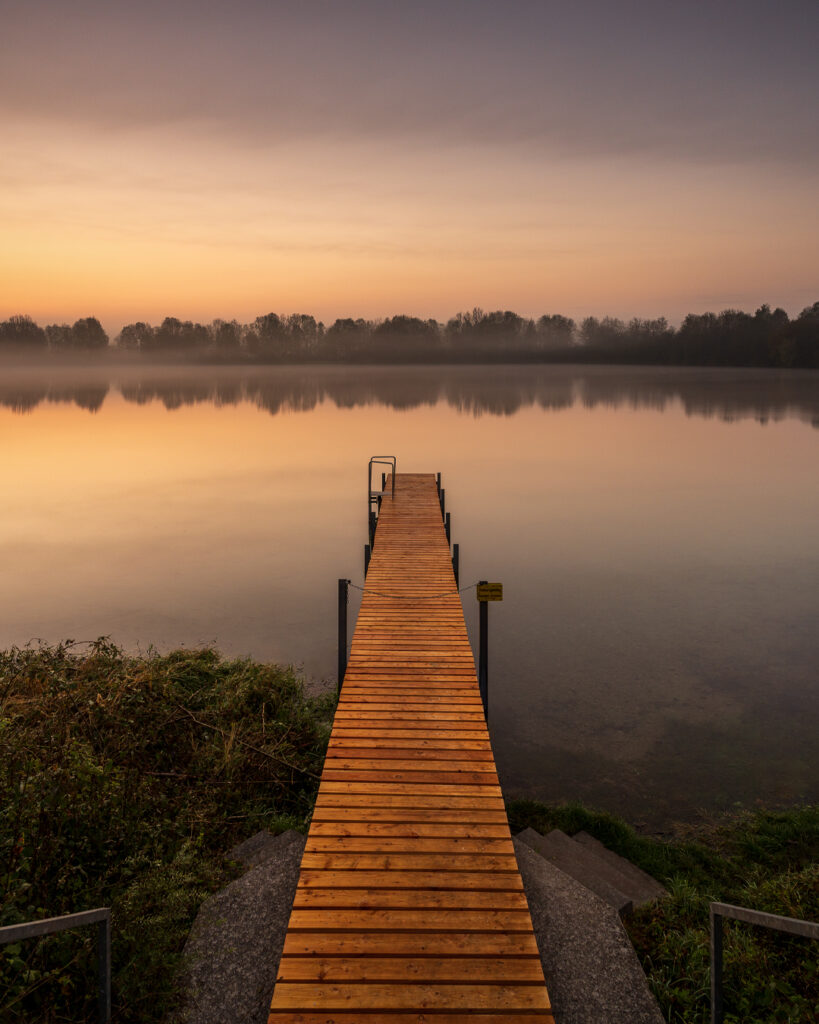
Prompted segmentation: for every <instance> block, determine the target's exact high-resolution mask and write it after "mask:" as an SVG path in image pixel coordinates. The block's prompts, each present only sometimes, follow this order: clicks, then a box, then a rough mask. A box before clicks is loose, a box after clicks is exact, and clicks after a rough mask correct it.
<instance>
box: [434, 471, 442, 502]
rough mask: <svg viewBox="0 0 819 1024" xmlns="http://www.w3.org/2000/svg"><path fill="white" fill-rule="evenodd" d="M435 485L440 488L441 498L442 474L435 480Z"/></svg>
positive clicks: (439, 494)
mask: <svg viewBox="0 0 819 1024" xmlns="http://www.w3.org/2000/svg"><path fill="white" fill-rule="evenodd" d="M435 485H436V487H437V488H438V497H440V496H441V474H440V473H438V475H437V476H436V478H435Z"/></svg>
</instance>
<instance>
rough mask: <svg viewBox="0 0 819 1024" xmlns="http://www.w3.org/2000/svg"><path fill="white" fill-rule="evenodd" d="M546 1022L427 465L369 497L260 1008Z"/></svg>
mask: <svg viewBox="0 0 819 1024" xmlns="http://www.w3.org/2000/svg"><path fill="white" fill-rule="evenodd" d="M475 1018H477V1020H478V1022H479V1024H499V1022H501V1021H515V1022H521V1021H524V1020H530V1019H535V1018H537V1019H538V1020H540V1021H543V1020H547V1021H548V1020H551V1019H552V1014H551V1011H550V1006H549V997H548V994H547V991H546V985H545V982H544V979H543V972H542V969H541V964H540V957H539V955H538V949H537V945H536V943H535V937H534V934H533V931H532V922H531V919H530V916H529V908H528V906H527V903H526V896H525V894H524V891H523V884H522V882H521V878H520V874H519V873H518V867H517V863H516V861H515V854H514V850H513V847H512V840H511V836H510V833H509V825H508V823H507V820H506V813H505V811H504V806H503V800H502V797H501V790H500V786H499V784H498V777H497V773H496V770H495V762H494V758H493V756H492V749H491V747H490V743H489V734H488V731H487V728H486V724H485V722H484V716H483V710H482V706H481V701H480V697H479V694H478V684H477V679H476V676H475V665H474V661H473V658H472V651H471V648H470V646H469V641H468V638H467V634H466V626H465V624H464V618H463V611H462V608H461V601H460V596H459V594H458V592H457V590H456V586H455V579H454V576H453V572H452V564H451V561H450V552H449V543H448V541H447V539H446V536H445V532H444V527H443V523H442V519H441V507H440V504H439V499H438V492H437V487H436V483H435V477H434V476H433V475H432V474H399V475H398V476H397V478H396V489H395V498H394V499H390V498H389V497H385V498H384V499H383V504H382V507H381V512H380V515H379V519H378V529H377V533H376V540H375V546H374V550H373V555H372V561H371V562H370V568H369V572H368V574H367V580H366V585H365V590H364V597H363V600H362V604H361V611H360V614H359V617H358V622H357V625H356V629H355V633H354V636H353V642H352V648H351V652H350V662H349V665H348V668H347V674H346V676H345V680H344V686H343V689H342V693H341V699H340V701H339V705H338V710H337V711H336V715H335V720H334V723H333V731H332V736H331V739H330V745H329V749H328V751H327V759H326V761H325V764H324V771H323V773H322V777H321V785H320V788H319V793H318V800H317V803H316V809H315V813H314V815H313V820H312V824H311V826H310V832H309V835H308V838H307V846H306V848H305V851H304V856H303V859H302V864H301V875H300V878H299V884H298V889H297V891H296V898H295V902H294V905H293V911H292V914H291V917H290V923H289V926H288V930H287V937H286V939H285V944H284V953H283V956H282V960H281V965H280V969H279V974H278V980H277V982H276V988H275V992H274V995H273V1003H272V1007H271V1012H270V1018H269V1021H270V1024H295V1022H299V1024H329V1022H333V1024H353V1022H362V1024H367V1022H370V1024H371V1022H374V1021H389V1022H391V1024H404V1022H410V1021H416V1022H421V1021H423V1022H425V1024H444V1022H445V1024H466V1022H467V1021H468V1020H469V1021H473V1019H475Z"/></svg>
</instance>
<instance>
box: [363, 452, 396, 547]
mask: <svg viewBox="0 0 819 1024" xmlns="http://www.w3.org/2000/svg"><path fill="white" fill-rule="evenodd" d="M397 463H398V460H397V459H396V457H395V456H394V455H373V457H372V458H371V459H370V463H369V465H368V467H367V523H368V534H369V538H370V549H372V546H373V544H374V543H375V523H376V520H377V519H378V510H379V509H380V508H381V499H382V498H383V496H384V495H385V494H386V493H387V492H386V489H385V488H386V474H385V473H382V474H381V489H380V490H374V489H373V466H374V465H376V466H389V467H390V470H391V477H392V479H391V481H390V482H391V485H392V488H391V492H390V497H391V498H394V497H395V473H396V469H397ZM365 558H366V560H367V561H369V558H368V556H365Z"/></svg>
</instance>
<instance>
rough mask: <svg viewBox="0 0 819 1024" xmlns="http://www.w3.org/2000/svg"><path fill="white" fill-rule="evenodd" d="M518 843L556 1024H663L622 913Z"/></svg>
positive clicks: (477, 1018)
mask: <svg viewBox="0 0 819 1024" xmlns="http://www.w3.org/2000/svg"><path fill="white" fill-rule="evenodd" d="M514 843H515V855H516V856H517V860H518V867H519V868H520V874H521V878H522V879H523V885H524V887H525V889H526V899H527V901H528V903H529V910H530V912H531V915H532V925H533V927H534V929H535V938H536V939H537V944H538V949H539V950H540V959H541V963H542V964H543V974H544V977H545V978H546V987H547V988H548V990H549V997H550V999H551V1002H552V1010H553V1012H554V1019H555V1021H557V1022H558V1024H663V1017H662V1014H661V1013H660V1010H659V1007H658V1006H657V1001H656V1000H655V998H654V996H653V995H652V994H651V991H650V989H649V987H648V982H647V981H646V976H645V974H644V973H643V969H642V967H641V966H640V961H639V960H638V959H637V954H636V953H635V952H634V947H633V946H632V944H631V941H630V940H629V937H628V935H626V932H625V929H624V928H623V925H622V924H621V922H620V918H619V917H618V915H617V911H616V910H614V908H613V907H610V906H609V905H608V904H607V903H605V902H604V901H603V900H601V899H599V898H598V897H597V896H595V894H594V893H593V892H590V891H589V890H588V889H587V888H586V887H585V886H584V885H581V884H580V883H579V882H576V881H575V880H574V879H573V878H571V877H570V876H569V875H567V874H566V873H565V872H564V871H561V870H560V869H559V868H556V867H555V866H554V865H553V864H550V863H549V862H548V861H547V860H545V859H544V858H543V857H540V856H538V854H537V853H535V852H534V850H533V849H531V847H529V846H527V845H525V844H524V843H523V842H521V841H520V838H516V839H515V840H514ZM577 846H578V847H579V848H581V849H582V847H580V844H579V843H578V844H577ZM476 1020H478V1021H479V1020H480V1017H476Z"/></svg>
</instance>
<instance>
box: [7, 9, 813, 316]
mask: <svg viewBox="0 0 819 1024" xmlns="http://www.w3.org/2000/svg"><path fill="white" fill-rule="evenodd" d="M69 6H70V13H67V8H66V7H65V6H64V5H63V6H61V5H56V4H53V3H49V2H48V0H37V2H34V3H32V4H31V5H27V6H26V7H25V8H24V9H22V8H21V12H15V14H14V15H13V17H12V18H11V20H10V22H9V25H8V38H7V46H8V50H9V54H8V56H9V59H8V60H6V61H5V62H4V63H3V64H2V65H0V94H2V97H3V98H2V99H0V124H2V130H3V139H4V158H3V165H2V170H0V175H1V176H2V181H3V188H2V191H0V232H1V233H2V243H3V244H2V246H0V282H2V286H0V317H2V316H8V315H13V314H17V313H27V314H29V315H31V316H33V317H34V318H35V319H37V320H38V321H39V322H41V323H46V322H53V321H58V322H59V321H63V320H68V321H71V320H73V319H76V318H77V317H80V316H86V315H96V316H98V317H99V318H100V319H101V320H102V321H103V323H104V324H105V326H106V327H107V328H108V329H109V331H112V332H113V331H115V330H117V329H118V328H119V326H121V324H122V323H124V322H127V321H131V320H134V319H148V320H151V321H157V320H159V319H161V318H162V317H163V316H165V315H176V316H180V317H184V318H193V319H200V320H210V319H212V318H214V317H217V316H221V317H225V318H231V317H236V318H238V319H239V320H242V321H245V320H249V319H252V318H253V317H255V316H256V315H257V314H260V313H263V312H267V311H270V310H274V311H277V312H280V313H289V312H309V313H313V314H314V315H316V316H317V317H318V318H321V319H324V320H325V321H327V322H330V321H332V320H333V319H334V318H335V317H336V316H366V317H378V316H385V315H390V314H393V313H398V312H406V313H411V314H415V315H419V316H435V317H437V318H439V319H446V318H447V317H448V316H450V315H452V314H453V313H454V312H456V311H458V310H460V309H467V308H471V307H472V306H474V305H480V306H482V307H484V308H487V309H494V308H510V309H514V310H516V311H518V312H520V313H522V314H524V315H539V314H541V313H544V312H562V313H564V314H567V315H571V316H575V317H582V316H584V315H588V314H596V315H601V314H606V313H611V314H614V315H619V316H626V317H628V316H632V315H642V316H655V315H661V314H665V315H668V316H669V317H670V318H671V319H672V320H677V319H679V318H680V317H681V316H682V315H684V314H685V313H686V312H688V311H703V310H705V309H720V308H725V307H729V306H734V307H741V308H745V309H749V310H752V309H754V308H756V306H758V305H759V304H761V303H762V302H770V303H771V304H772V305H783V306H784V307H785V308H786V309H788V311H789V312H791V313H796V312H798V311H799V310H800V309H801V308H803V307H804V306H806V305H808V304H809V303H811V302H813V301H815V300H816V299H817V297H819V280H817V278H818V277H819V275H817V267H819V241H818V240H819V214H817V209H819V204H817V203H816V201H815V200H816V194H817V173H816V166H817V163H816V160H815V156H816V152H815V150H817V149H819V143H817V138H816V129H815V117H814V116H813V113H812V112H813V110H814V109H815V106H814V103H815V100H816V98H817V89H816V84H817V73H816V71H815V68H813V70H811V68H810V67H808V66H807V65H805V64H804V62H802V63H800V56H801V52H802V51H801V49H800V39H801V37H802V36H803V35H804V33H805V30H806V28H807V27H809V26H810V24H812V23H813V22H815V21H816V15H815V11H816V8H815V6H812V5H808V4H803V3H797V2H796V0H789V2H788V3H785V7H789V8H792V11H791V14H793V15H794V16H795V15H799V17H794V18H791V21H790V22H786V23H785V24H784V27H783V24H782V23H780V22H779V21H778V22H776V23H771V24H769V23H768V21H767V20H766V17H765V16H763V15H764V5H759V4H757V3H755V2H746V3H745V4H744V5H743V6H742V7H737V12H738V13H739V12H744V14H743V15H742V17H741V18H740V20H739V21H738V22H737V23H734V24H731V23H730V22H725V23H723V22H719V23H717V22H715V21H713V20H712V21H708V19H709V18H711V15H708V14H703V13H702V12H700V13H699V14H695V13H690V14H689V15H688V16H685V15H680V14H678V13H675V14H673V15H672V14H664V15H663V17H662V18H657V17H655V18H654V19H653V20H649V21H646V20H645V17H644V16H645V15H646V12H648V11H649V7H646V6H645V5H641V4H640V3H637V4H636V5H633V10H632V11H631V15H629V17H631V18H632V22H631V23H630V22H629V17H625V16H624V18H622V19H619V20H618V19H615V20H614V21H612V23H611V24H610V25H606V24H605V22H606V18H607V17H608V15H607V14H606V7H605V5H600V4H597V3H589V4H586V5H585V8H586V10H585V14H584V13H583V12H582V11H581V13H580V14H575V15H569V14H567V15H566V16H565V19H564V20H563V21H561V22H557V21H552V22H551V23H550V26H551V28H550V33H549V34H543V35H541V36H538V32H541V33H544V32H545V30H546V27H547V26H546V25H545V23H544V22H543V21H542V17H541V16H542V11H540V8H541V7H544V5H535V4H530V3H524V2H514V3H512V4H511V7H510V9H509V10H510V11H511V10H512V9H513V8H514V10H515V12H516V14H517V15H518V17H517V18H512V17H509V18H506V19H503V20H501V21H499V20H498V18H499V15H498V14H497V11H496V10H494V9H493V8H492V5H488V4H483V3H480V2H477V0H476V2H475V3H474V4H473V6H472V7H469V8H467V7H463V5H462V4H460V3H458V2H453V4H452V9H451V10H449V9H448V10H449V14H452V11H454V10H455V9H456V8H461V7H463V10H464V11H466V10H467V9H468V10H469V11H470V12H471V16H470V19H469V21H468V23H466V27H464V25H463V24H461V23H459V22H458V21H457V20H453V19H452V18H451V17H448V16H445V15H444V14H443V13H440V12H439V13H438V14H436V13H435V11H436V7H435V5H431V6H430V10H429V11H428V12H427V13H428V14H429V15H430V17H431V18H432V20H431V21H430V22H429V23H428V25H427V28H428V33H427V34H426V35H418V33H417V31H416V30H414V29H413V26H412V24H410V22H408V21H407V20H406V19H404V20H402V17H401V16H400V15H397V14H387V13H384V12H383V10H380V9H379V8H378V6H377V5H372V4H369V3H366V2H358V3H351V4H350V5H348V7H347V11H346V14H345V15H344V17H342V15H341V14H340V13H339V11H338V10H335V13H328V8H327V7H326V5H321V4H318V3H313V2H311V3H307V4H305V6H304V8H303V13H301V14H295V13H292V12H290V13H288V14H287V15H284V14H282V13H281V12H280V11H279V12H278V13H276V14H275V16H274V13H271V10H270V9H269V8H268V6H267V5H264V4H260V3H255V2H251V0H247V2H244V0H243V2H242V3H241V4H239V5H238V7H237V11H240V12H242V14H243V17H242V18H237V19H233V20H231V19H230V17H229V12H228V10H227V7H226V6H225V5H223V4H221V3H217V4H214V5H213V8H212V10H211V11H210V14H209V16H208V17H205V18H203V19H202V20H201V23H197V26H196V31H195V32H194V31H193V30H192V28H191V23H190V22H189V21H186V20H185V18H183V17H182V15H183V14H184V13H185V11H186V10H188V8H189V5H187V4H186V3H180V4H176V5H171V6H170V7H169V8H165V7H160V6H156V5H153V4H148V5H136V4H133V5H129V4H124V5H122V9H121V11H120V14H119V15H118V17H117V18H114V16H113V15H112V14H111V13H110V10H109V8H108V7H107V6H106V5H104V4H100V3H95V2H82V3H79V4H77V5H76V7H75V6H74V5H69ZM345 6H347V5H345ZM421 6H425V5H424V4H422V5H421ZM426 6H429V5H426ZM549 6H550V5H545V7H549ZM583 6H584V5H581V8H583ZM641 6H642V7H645V10H644V11H643V12H642V15H641V16H643V21H642V22H641V23H640V27H641V30H642V35H640V36H636V35H635V34H634V33H633V32H631V31H630V30H631V29H632V28H634V27H635V25H636V24H637V22H636V21H634V19H635V18H636V13H635V12H638V9H639V8H641ZM728 6H731V5H730V4H729V5H728ZM154 7H156V9H154ZM274 7H275V5H274ZM444 7H445V8H446V5H444ZM654 7H656V5H654ZM40 9H42V10H40ZM330 10H331V11H332V10H333V9H330ZM191 11H192V8H191V9H190V10H188V13H190V12H191ZM27 12H28V13H27ZM163 12H164V13H163ZM45 13H48V14H49V15H50V18H51V20H52V22H53V23H54V25H53V28H54V31H53V33H51V34H50V35H49V38H48V39H43V38H42V35H41V34H38V32H39V30H38V29H37V25H38V24H39V23H38V21H37V19H38V17H41V16H44V14H45ZM638 13H639V12H638ZM592 15H595V17H594V18H593V17H592ZM675 18H676V19H677V20H676V21H674V20H673V19H675ZM800 18H801V20H800ZM702 19H705V22H703V20H702ZM234 21H235V24H234ZM781 21H784V19H782V20H781ZM706 22H707V23H706ZM414 31H415V33H416V34H415V36H413V32H414ZM702 31H708V32H710V36H707V35H706V36H702V34H701V32H702ZM367 32H369V33H370V35H369V36H368V35H367ZM590 32H591V33H593V34H591V35H589V33H590ZM612 32H613V33H615V34H616V36H617V39H614V40H612V39H611V33H612ZM698 33H700V35H698ZM339 36H340V38H339ZM66 37H67V38H66ZM555 37H556V38H555ZM35 41H36V43H37V45H38V47H39V48H38V49H37V50H36V51H35V53H36V56H34V57H33V53H32V50H31V47H32V46H33V45H34V43H35ZM609 41H611V42H612V45H611V46H608V45H607V43H608V42H609ZM69 43H70V45H69ZM336 43H338V45H336ZM614 44H618V45H614ZM308 45H309V46H310V47H311V49H310V50H306V49H305V47H306V46H308ZM345 45H346V46H347V49H345ZM414 45H415V46H416V47H417V48H416V49H415V50H413V49H412V47H413V46H414ZM661 45H665V47H666V49H665V51H661V52H660V54H659V55H658V54H657V52H656V47H658V46H661ZM691 45H695V46H696V47H697V49H696V50H695V51H694V56H695V57H696V59H695V60H691V59H689V58H690V56H691V53H690V51H687V49H686V48H688V47H690V46H691ZM291 50H292V51H293V53H295V54H296V55H297V56H293V53H291ZM385 54H391V55H392V58H391V60H390V59H388V58H387V57H386V56H385ZM684 55H686V59H685V60H684V59H683V57H684ZM32 57H33V59H32ZM89 61H92V62H93V63H92V64H89ZM92 69H93V70H92ZM248 69H250V70H248ZM811 97H812V98H811ZM806 118H807V119H808V120H807V121H806Z"/></svg>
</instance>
